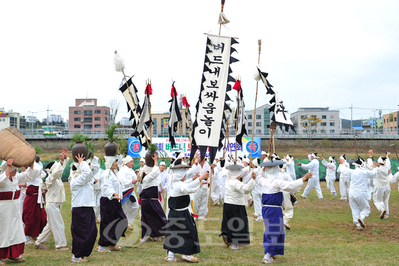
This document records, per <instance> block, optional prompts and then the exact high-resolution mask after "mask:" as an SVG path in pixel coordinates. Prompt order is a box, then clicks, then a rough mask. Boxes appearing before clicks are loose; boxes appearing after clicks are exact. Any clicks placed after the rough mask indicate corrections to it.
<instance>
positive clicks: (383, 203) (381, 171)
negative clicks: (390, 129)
mask: <svg viewBox="0 0 399 266" xmlns="http://www.w3.org/2000/svg"><path fill="white" fill-rule="evenodd" d="M389 155H390V152H387V154H386V157H382V156H381V157H379V158H378V160H377V164H378V167H377V168H375V169H376V171H377V176H376V177H375V178H374V179H373V183H374V192H373V201H374V205H375V207H376V208H377V210H378V211H379V212H380V213H381V214H380V218H381V219H388V216H389V197H390V195H391V186H390V184H389V178H388V176H389V170H391V161H390V160H389Z"/></svg>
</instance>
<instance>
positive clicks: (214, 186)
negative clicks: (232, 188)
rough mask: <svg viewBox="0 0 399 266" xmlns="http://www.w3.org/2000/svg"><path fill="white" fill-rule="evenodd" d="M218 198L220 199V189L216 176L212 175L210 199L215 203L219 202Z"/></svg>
mask: <svg viewBox="0 0 399 266" xmlns="http://www.w3.org/2000/svg"><path fill="white" fill-rule="evenodd" d="M219 197H220V189H219V184H218V178H217V177H216V175H214V176H212V190H211V199H212V201H213V202H214V203H215V202H219Z"/></svg>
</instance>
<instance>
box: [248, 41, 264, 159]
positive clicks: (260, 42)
mask: <svg viewBox="0 0 399 266" xmlns="http://www.w3.org/2000/svg"><path fill="white" fill-rule="evenodd" d="M261 45H262V41H261V40H260V39H259V40H258V49H259V50H258V51H259V52H258V66H259V65H260V52H261ZM258 85H259V79H257V80H256V93H255V107H254V115H253V118H255V117H256V102H257V100H258ZM254 130H255V123H253V122H252V138H251V151H250V156H249V158H250V160H251V161H252V150H253V149H252V145H253V143H254Z"/></svg>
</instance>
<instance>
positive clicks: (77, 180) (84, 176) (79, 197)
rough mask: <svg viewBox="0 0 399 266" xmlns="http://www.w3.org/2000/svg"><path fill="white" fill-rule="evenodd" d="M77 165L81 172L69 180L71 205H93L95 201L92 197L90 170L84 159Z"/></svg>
mask: <svg viewBox="0 0 399 266" xmlns="http://www.w3.org/2000/svg"><path fill="white" fill-rule="evenodd" d="M79 167H80V169H81V174H80V175H78V176H76V177H74V178H72V180H71V193H72V203H71V205H72V206H71V207H72V208H74V207H94V206H96V201H95V197H94V189H93V182H92V179H93V175H92V171H91V169H90V167H89V165H88V164H87V162H85V161H83V162H82V163H81V164H80V165H79Z"/></svg>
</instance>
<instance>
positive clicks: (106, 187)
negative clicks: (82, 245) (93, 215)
mask: <svg viewBox="0 0 399 266" xmlns="http://www.w3.org/2000/svg"><path fill="white" fill-rule="evenodd" d="M117 167H118V162H117V161H116V157H114V156H105V168H106V170H105V171H104V173H103V176H102V178H103V185H102V187H101V192H102V195H103V196H102V197H101V199H100V208H101V222H100V238H99V239H98V248H97V249H96V251H98V252H111V251H119V250H121V247H120V246H119V245H117V243H118V241H119V239H120V238H121V237H122V236H125V231H126V229H127V225H128V221H127V218H126V215H125V213H124V212H123V209H122V204H121V199H122V195H123V189H124V187H125V186H124V183H123V182H122V180H121V179H120V178H119V177H118V175H117V173H116V169H117Z"/></svg>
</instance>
